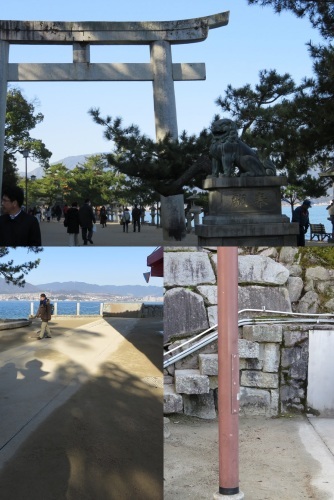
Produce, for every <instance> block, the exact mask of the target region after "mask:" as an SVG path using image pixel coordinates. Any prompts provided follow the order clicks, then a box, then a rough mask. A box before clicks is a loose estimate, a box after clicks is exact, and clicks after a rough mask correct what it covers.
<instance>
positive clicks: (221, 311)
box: [213, 247, 244, 500]
mask: <svg viewBox="0 0 334 500" xmlns="http://www.w3.org/2000/svg"><path fill="white" fill-rule="evenodd" d="M217 274H218V276H217V285H218V414H219V422H218V431H219V491H218V493H215V494H214V496H213V498H214V499H215V500H218V499H222V498H233V499H237V500H242V499H243V498H244V494H243V493H242V492H240V490H239V353H238V249H237V248H236V247H218V249H217Z"/></svg>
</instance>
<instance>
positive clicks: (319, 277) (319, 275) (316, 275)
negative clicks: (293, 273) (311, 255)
mask: <svg viewBox="0 0 334 500" xmlns="http://www.w3.org/2000/svg"><path fill="white" fill-rule="evenodd" d="M329 279H330V274H329V270H328V269H325V268H324V267H321V266H316V267H308V268H307V269H306V272H305V280H306V281H308V280H312V281H328V280H329Z"/></svg>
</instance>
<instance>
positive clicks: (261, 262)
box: [239, 255, 289, 285]
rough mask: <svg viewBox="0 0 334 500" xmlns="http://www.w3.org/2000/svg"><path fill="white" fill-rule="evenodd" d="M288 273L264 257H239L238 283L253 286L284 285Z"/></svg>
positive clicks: (285, 269) (282, 267) (280, 265)
mask: <svg viewBox="0 0 334 500" xmlns="http://www.w3.org/2000/svg"><path fill="white" fill-rule="evenodd" d="M288 278H289V271H288V270H287V268H286V267H284V266H282V264H279V263H277V262H275V261H274V260H272V259H270V258H269V257H265V256H264V255H240V256H239V283H240V284H254V285H264V284H266V285H284V284H285V283H286V282H287V280H288Z"/></svg>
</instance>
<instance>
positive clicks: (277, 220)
mask: <svg viewBox="0 0 334 500" xmlns="http://www.w3.org/2000/svg"><path fill="white" fill-rule="evenodd" d="M286 184H287V179H286V177H218V178H217V177H207V178H206V179H205V181H204V185H203V188H204V189H206V190H208V191H209V215H208V216H206V217H204V218H203V223H202V224H200V225H197V226H196V227H195V233H196V234H197V236H198V244H199V245H200V246H206V245H209V246H268V245H269V246H296V245H297V235H298V233H299V226H298V224H295V223H290V219H289V218H288V217H287V216H286V215H282V208H281V186H284V185H286Z"/></svg>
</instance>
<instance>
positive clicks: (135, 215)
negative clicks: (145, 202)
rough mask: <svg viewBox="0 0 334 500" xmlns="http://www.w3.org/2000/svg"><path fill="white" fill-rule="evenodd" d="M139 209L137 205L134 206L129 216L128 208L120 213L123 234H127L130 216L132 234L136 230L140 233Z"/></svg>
mask: <svg viewBox="0 0 334 500" xmlns="http://www.w3.org/2000/svg"><path fill="white" fill-rule="evenodd" d="M141 213H142V211H141V209H140V208H139V207H138V205H135V206H134V207H133V209H132V213H131V215H130V210H129V209H128V207H125V208H124V210H123V213H122V217H121V224H122V225H123V233H128V232H129V224H130V222H131V216H132V224H133V232H134V233H135V232H136V230H138V233H140V219H141Z"/></svg>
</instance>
